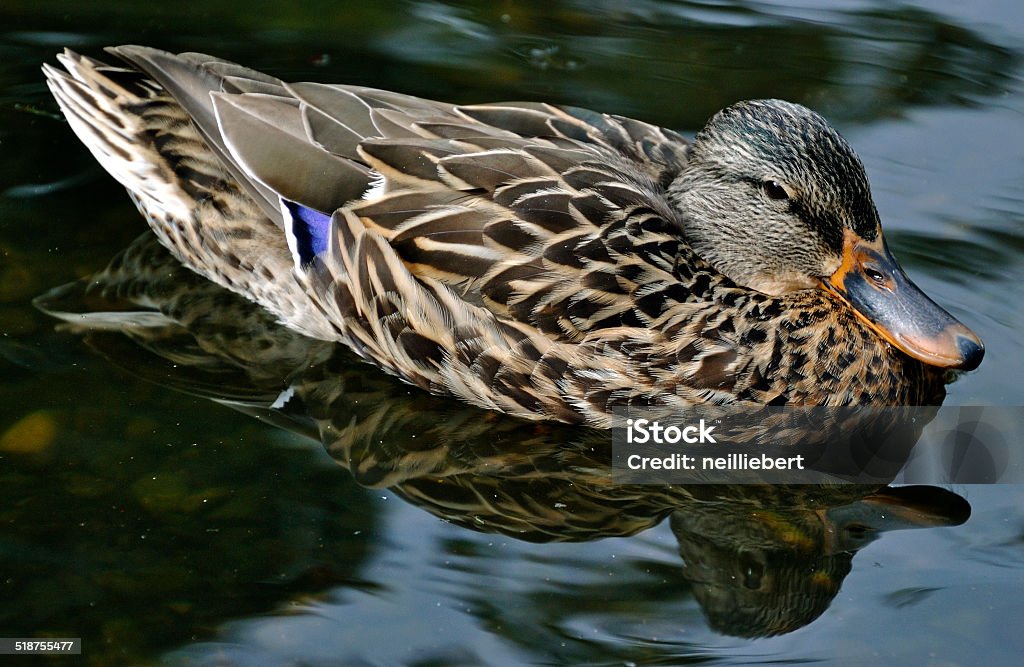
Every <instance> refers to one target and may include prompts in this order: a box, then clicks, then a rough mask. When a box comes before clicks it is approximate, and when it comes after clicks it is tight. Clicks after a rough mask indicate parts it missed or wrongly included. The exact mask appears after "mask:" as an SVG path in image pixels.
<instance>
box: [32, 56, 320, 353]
mask: <svg viewBox="0 0 1024 667" xmlns="http://www.w3.org/2000/svg"><path fill="white" fill-rule="evenodd" d="M58 60H59V61H60V63H61V64H62V65H63V66H64V67H65V69H66V71H62V70H60V69H58V68H56V67H53V66H50V65H44V66H43V71H44V73H45V74H46V78H47V84H48V85H49V87H50V90H51V91H52V92H53V95H54V97H55V98H56V100H57V103H58V104H59V105H60V108H61V110H62V111H63V112H64V115H65V116H66V117H67V119H68V123H69V125H70V126H71V128H72V129H73V130H74V132H75V133H76V134H77V135H78V137H79V138H80V139H81V140H82V142H83V143H84V144H85V145H86V147H87V148H88V149H89V151H90V152H91V153H92V154H93V156H95V157H96V159H97V160H98V161H99V163H100V164H101V165H102V166H103V168H104V169H106V170H107V171H108V172H109V173H110V174H111V175H112V176H113V177H114V178H115V179H116V180H117V181H118V182H119V183H121V184H122V185H123V186H125V188H127V189H128V191H129V193H130V194H131V196H132V199H133V200H134V201H135V203H136V205H137V206H138V208H139V210H140V211H142V213H143V215H144V216H145V217H146V220H147V221H148V222H149V224H150V227H152V229H153V231H154V232H155V233H156V235H157V237H158V238H159V239H160V241H161V243H162V244H163V245H164V246H166V247H167V248H168V249H169V250H171V252H172V253H174V255H175V257H177V258H178V260H180V261H181V262H182V263H183V264H185V265H186V266H188V267H189V268H190V269H192V270H193V271H195V272H197V273H199V274H201V275H203V276H205V277H206V278H208V279H210V280H212V281H214V282H216V283H217V284H219V285H221V286H223V287H226V288H228V289H230V290H232V291H234V292H237V293H239V294H241V295H243V296H245V297H247V298H249V299H251V300H253V301H256V302H257V303H259V304H260V305H262V306H264V307H265V308H267V309H268V310H269V311H271V312H272V313H274V314H275V315H276V316H277V317H278V318H279V319H280V320H281V321H282V322H283V323H284V324H286V325H288V326H291V327H292V328H294V329H296V330H298V331H300V332H301V333H304V334H306V335H308V336H313V337H316V338H321V339H325V340H332V339H336V338H337V332H336V330H335V329H334V328H333V327H331V325H330V323H329V322H327V321H326V320H325V319H324V318H323V317H322V315H321V314H320V313H319V311H316V310H315V309H313V308H310V304H309V299H308V297H307V296H306V294H305V292H304V291H303V288H302V287H301V286H300V285H299V284H298V282H296V281H295V280H294V279H292V277H291V274H292V271H293V262H292V256H291V252H290V251H289V250H288V246H287V242H286V240H285V237H284V234H283V233H282V231H281V229H280V227H279V224H280V221H279V220H275V219H273V218H271V217H270V216H268V215H267V213H266V211H265V208H264V205H262V203H261V202H258V201H257V200H255V199H254V198H253V197H252V196H251V195H250V194H249V193H248V192H247V191H246V190H245V189H243V188H242V186H240V185H239V182H238V181H237V179H235V178H234V177H233V175H232V174H231V173H230V172H229V171H228V170H227V169H226V167H225V165H224V163H223V162H222V161H221V159H220V158H218V156H217V154H216V152H215V151H214V150H213V148H211V146H210V144H209V143H208V142H207V141H206V140H205V139H204V138H203V136H202V134H201V133H200V132H199V130H198V128H197V126H196V125H195V124H194V123H193V121H192V119H191V117H190V116H189V113H188V112H187V111H186V110H185V109H184V108H183V107H182V106H181V105H180V104H179V103H178V102H177V101H176V100H175V99H174V98H173V97H172V96H171V95H170V94H169V93H168V92H167V90H166V89H164V88H163V87H162V86H161V85H160V84H158V83H157V82H154V81H153V80H151V79H150V78H149V77H148V76H146V75H145V74H144V73H141V72H138V71H136V70H130V69H125V68H121V67H112V66H109V65H106V64H104V63H102V62H100V61H98V60H94V59H92V58H88V57H85V56H81V55H79V54H77V53H74V52H72V51H65V52H64V53H63V54H61V55H59V56H58ZM275 206H278V204H277V203H276V202H275ZM275 212H276V215H277V216H278V218H279V217H280V215H281V214H280V210H279V209H277V208H275ZM254 276H256V277H258V279H253V277H254Z"/></svg>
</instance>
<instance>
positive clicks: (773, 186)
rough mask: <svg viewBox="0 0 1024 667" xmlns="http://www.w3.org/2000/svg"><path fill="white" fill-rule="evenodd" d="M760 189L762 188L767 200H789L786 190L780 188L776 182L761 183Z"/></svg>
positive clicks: (780, 185)
mask: <svg viewBox="0 0 1024 667" xmlns="http://www.w3.org/2000/svg"><path fill="white" fill-rule="evenodd" d="M761 187H762V188H764V193H765V194H766V195H768V198H769V199H789V193H788V192H786V188H784V187H782V184H781V183H779V182H778V181H764V182H762V183H761Z"/></svg>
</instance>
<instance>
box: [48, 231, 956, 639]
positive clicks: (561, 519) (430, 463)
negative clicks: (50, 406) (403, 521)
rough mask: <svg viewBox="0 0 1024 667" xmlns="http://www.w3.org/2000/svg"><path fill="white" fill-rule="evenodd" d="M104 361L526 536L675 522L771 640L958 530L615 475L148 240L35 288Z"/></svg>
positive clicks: (727, 603)
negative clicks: (311, 331)
mask: <svg viewBox="0 0 1024 667" xmlns="http://www.w3.org/2000/svg"><path fill="white" fill-rule="evenodd" d="M36 304H37V306H38V307H39V308H40V309H42V310H43V311H45V312H47V313H49V314H50V315H53V316H54V317H57V318H60V319H62V320H63V321H64V322H63V324H61V325H60V326H61V327H63V328H64V329H65V330H67V331H69V332H72V333H74V334H77V335H80V336H82V337H83V338H84V340H85V341H86V342H87V344H88V345H89V346H90V347H92V348H93V349H94V350H96V351H97V352H99V353H100V354H102V355H104V356H105V357H106V358H108V359H109V360H110V361H111V362H113V363H114V364H117V365H119V366H121V367H123V368H125V369H126V370H128V371H129V372H131V373H133V374H136V375H139V376H141V377H143V378H145V379H148V380H151V381H154V382H157V383H160V384H163V385H168V386H171V387H173V388H175V389H178V390H181V391H185V392H188V393H190V394H193V395H200V396H204V397H207V398H209V399H212V400H215V401H218V402H220V403H222V404H225V405H228V406H230V407H232V408H234V409H236V410H240V411H242V412H245V413H247V414H250V415H252V416H254V417H256V418H259V419H261V420H264V421H266V422H268V423H271V424H274V425H276V426H279V427H282V428H286V429H288V430H291V431H296V432H299V433H303V434H305V435H308V436H309V437H312V438H316V439H318V440H320V441H321V442H322V443H323V444H324V446H325V447H326V449H327V451H328V452H329V453H330V455H331V456H332V457H333V458H334V459H335V460H337V461H338V463H340V464H341V465H342V466H344V467H345V468H347V469H348V470H349V471H350V472H351V474H352V475H353V477H354V478H355V479H356V480H357V481H358V482H359V483H360V484H362V485H364V486H369V487H381V488H389V489H391V490H392V491H393V492H395V493H397V494H398V495H400V496H401V497H403V498H404V499H405V500H406V501H408V502H410V503H412V504H413V505H415V506H417V507H419V508H422V509H423V510H425V511H427V512H430V513H431V514H434V515H436V516H438V517H442V518H444V519H445V520H447V521H449V522H451V523H454V524H456V525H459V526H463V527H465V528H469V529H472V530H476V531H483V532H491V533H500V534H504V535H508V536H511V537H514V538H517V539H521V540H527V541H531V542H557V541H587V540H595V539H598V538H602V537H611V536H619V537H621V536H629V535H634V534H637V533H639V532H642V531H644V530H647V529H649V528H651V527H653V526H656V525H658V524H659V523H661V522H662V521H663V520H665V519H666V517H668V518H669V519H670V523H671V527H672V531H673V533H674V535H675V537H676V539H677V541H678V544H679V553H680V555H681V556H682V561H683V574H684V577H685V578H686V579H687V580H688V581H689V582H690V583H691V587H692V592H693V594H694V596H695V598H696V599H697V601H698V602H699V603H700V605H701V607H702V609H703V610H704V613H705V615H706V616H707V618H708V621H709V624H710V625H711V626H712V627H713V628H714V629H716V630H717V631H719V632H722V633H726V634H731V635H739V636H747V637H757V636H768V635H776V634H782V633H786V632H790V631H792V630H795V629H797V628H800V627H802V626H804V625H806V624H808V623H810V622H811V621H813V620H814V619H815V618H817V617H818V616H819V615H820V614H821V613H822V612H823V611H824V610H825V609H827V608H828V606H829V604H830V602H831V600H832V599H833V598H834V597H835V595H836V594H837V593H838V591H839V589H840V586H841V585H842V582H843V580H844V579H845V577H846V575H847V574H848V573H849V572H850V568H851V563H852V560H853V557H854V555H855V554H856V552H857V551H858V550H859V549H860V548H862V547H863V546H864V545H866V544H868V543H869V542H871V541H872V540H874V539H876V538H877V537H878V536H880V535H881V534H882V533H883V532H885V531H888V530H894V529H904V528H926V527H932V526H952V525H957V524H960V523H962V522H964V521H965V520H966V519H967V517H968V516H969V514H970V507H969V505H968V504H967V502H966V501H965V500H964V499H963V498H961V497H960V496H958V495H956V494H953V493H951V492H948V491H944V490H942V489H939V488H935V487H923V486H922V487H900V488H890V487H885V486H861V485H838V486H752V485H737V486H725V485H694V486H674V485H662V486H643V485H631V484H614V483H613V482H612V477H611V465H610V462H611V438H610V437H609V435H608V432H607V431H599V430H592V429H586V428H579V427H569V426H564V425H548V424H537V423H523V422H521V421H517V420H514V419H511V418H508V417H505V416H501V415H498V414H496V413H487V412H484V411H481V410H479V409H476V408H471V407H468V406H463V405H461V404H456V403H455V402H453V401H447V400H444V399H441V398H438V397H434V396H431V395H429V394H426V393H425V392H421V391H418V390H416V389H412V388H410V387H408V386H406V385H403V384H401V383H400V382H398V381H397V380H394V379H392V378H389V377H387V376H385V375H383V374H382V373H381V372H380V371H378V370H375V369H371V368H370V367H368V366H367V365H365V364H364V363H361V362H360V361H358V360H357V359H356V358H355V357H354V356H353V355H352V354H351V353H350V352H348V351H347V350H345V349H343V348H340V347H339V346H335V345H332V344H329V343H325V342H322V341H315V340H311V339H307V338H304V337H302V336H300V335H298V334H295V333H293V332H291V331H290V330H288V329H286V328H284V327H281V326H278V325H276V324H275V323H274V321H273V319H272V317H271V316H270V315H268V314H267V313H265V312H264V311H262V310H261V309H260V308H259V307H258V306H255V305H254V304H252V303H250V302H249V301H246V300H244V299H242V298H240V297H237V296H235V295H233V294H231V293H230V292H227V291H225V290H223V289H221V288H219V287H217V286H215V285H213V284H212V283H209V282H207V281H206V280H204V279H203V278H201V277H199V276H197V275H195V274H193V273H191V272H190V271H188V270H187V269H185V268H183V267H182V266H181V265H180V264H178V262H177V261H176V260H175V259H173V258H172V257H171V256H170V255H169V254H168V253H167V252H166V251H165V250H164V249H163V248H162V247H161V246H160V245H159V244H158V243H157V242H156V240H155V238H154V237H152V235H149V234H146V235H144V236H143V237H140V239H138V240H137V241H136V242H135V243H133V244H132V245H131V246H130V247H129V248H128V249H126V250H125V251H124V252H122V253H121V254H120V255H119V256H118V257H117V258H115V259H114V260H113V261H112V262H111V263H110V265H109V266H108V267H107V268H106V269H105V270H104V271H101V272H99V273H97V274H96V275H94V276H91V277H89V278H88V279H85V280H82V281H79V282H77V283H71V284H68V285H65V286H62V287H59V288H56V289H54V290H51V291H50V292H48V293H47V294H45V295H43V296H42V297H40V298H39V299H37V301H36Z"/></svg>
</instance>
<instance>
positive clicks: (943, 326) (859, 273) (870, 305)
mask: <svg viewBox="0 0 1024 667" xmlns="http://www.w3.org/2000/svg"><path fill="white" fill-rule="evenodd" d="M824 286H825V288H826V289H827V290H828V291H830V292H832V293H833V294H836V295H838V296H839V297H840V298H842V299H843V300H844V301H846V302H847V303H848V304H849V305H850V306H851V307H852V308H853V310H854V311H855V312H856V313H857V315H858V316H859V317H860V318H861V319H862V320H864V321H865V322H866V323H867V324H868V326H870V327H871V328H872V329H873V330H874V331H875V332H877V333H878V335H880V336H881V337H882V338H884V339H885V340H886V341H888V342H889V343H891V344H892V345H894V346H896V347H897V348H899V349H900V350H902V351H903V352H905V353H906V354H908V355H909V356H911V357H913V358H915V359H917V360H919V361H922V362H924V363H926V364H929V365H931V366H937V367H939V368H957V369H961V370H972V369H974V368H977V367H978V364H980V363H981V358H982V357H983V356H984V355H985V346H984V345H983V344H982V342H981V339H979V338H978V337H977V336H976V335H975V334H974V332H973V331H971V330H970V329H968V328H967V327H965V326H964V325H963V324H961V323H960V322H959V321H957V319H956V318H955V317H953V316H952V315H950V314H949V313H947V312H946V311H945V310H943V309H942V308H940V307H939V306H938V304H936V303H935V302H934V301H932V300H931V299H929V298H928V297H927V296H926V295H925V293H924V292H922V291H921V290H920V289H919V288H918V287H917V285H915V284H914V283H913V282H912V281H911V280H910V278H909V277H908V276H907V274H906V273H904V272H903V269H902V268H901V267H900V265H899V264H898V263H897V262H896V259H895V258H894V257H893V256H892V253H890V252H889V246H888V245H887V244H886V242H885V239H884V238H882V235H881V233H879V235H878V237H877V238H876V239H875V240H874V241H871V242H868V241H865V240H864V239H863V238H861V237H859V236H857V235H856V234H854V233H853V232H852V231H849V230H847V232H846V236H845V239H844V247H843V263H842V265H840V267H839V269H837V270H836V272H835V273H833V274H832V276H831V277H830V278H829V279H828V281H827V282H825V283H824Z"/></svg>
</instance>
